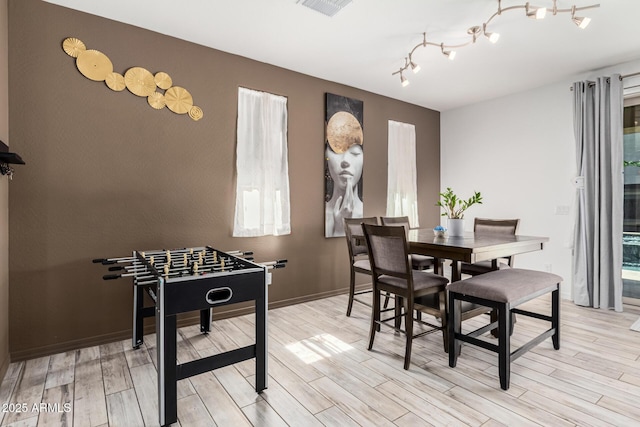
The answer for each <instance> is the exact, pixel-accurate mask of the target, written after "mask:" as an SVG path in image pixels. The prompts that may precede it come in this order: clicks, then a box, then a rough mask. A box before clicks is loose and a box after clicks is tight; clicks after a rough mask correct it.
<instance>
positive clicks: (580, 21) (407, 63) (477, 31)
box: [391, 0, 600, 86]
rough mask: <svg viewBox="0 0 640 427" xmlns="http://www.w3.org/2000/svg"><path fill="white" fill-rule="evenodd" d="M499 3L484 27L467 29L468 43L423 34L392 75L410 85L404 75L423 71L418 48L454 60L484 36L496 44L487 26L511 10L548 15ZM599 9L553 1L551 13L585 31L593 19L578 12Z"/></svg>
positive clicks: (543, 10)
mask: <svg viewBox="0 0 640 427" xmlns="http://www.w3.org/2000/svg"><path fill="white" fill-rule="evenodd" d="M497 1H498V10H497V11H496V12H495V13H494V14H493V15H491V16H490V17H489V19H487V20H486V21H485V22H484V23H483V24H482V25H474V26H472V27H470V28H469V29H467V34H468V35H469V37H470V38H469V40H468V41H466V42H464V43H460V44H445V43H444V42H434V41H430V40H427V33H422V42H421V43H418V44H417V45H415V46H414V47H413V49H411V51H410V52H409V54H408V55H407V56H406V57H405V58H404V65H403V66H402V67H400V68H399V69H398V70H397V71H394V72H393V73H391V75H392V76H395V75H396V74H399V75H400V83H401V84H402V86H407V85H408V84H409V80H408V79H407V78H406V77H405V76H404V75H403V73H404V72H405V71H406V70H408V69H411V71H413V72H414V73H417V72H418V71H420V69H421V67H420V65H419V64H417V63H416V62H414V60H413V54H414V53H415V52H416V50H417V49H418V48H424V47H427V46H434V47H438V48H440V50H441V52H442V54H443V55H445V56H446V57H447V58H449V59H450V60H453V59H454V58H455V55H456V49H460V48H463V47H465V46H469V45H471V44H474V43H475V42H476V41H477V40H478V38H479V37H480V36H483V35H484V36H485V37H486V38H487V39H489V41H490V42H491V43H496V42H497V41H498V39H499V38H500V34H498V33H492V32H489V31H487V26H488V25H489V24H490V23H491V22H492V21H493V20H494V19H495V18H496V17H497V16H500V15H502V14H503V13H504V12H508V11H511V10H524V12H525V16H527V17H528V18H531V19H544V17H545V16H546V14H547V8H546V7H538V6H532V5H531V4H530V3H529V2H526V3H525V4H522V5H515V6H508V7H504V8H503V7H502V0H497ZM598 7H600V4H593V5H589V6H581V7H577V6H575V5H574V6H572V7H571V8H566V9H559V8H558V5H557V0H553V6H552V7H551V9H550V13H551V14H553V15H554V16H555V15H557V14H559V13H571V21H572V22H573V23H574V24H575V25H576V26H577V27H578V28H581V29H584V28H586V27H587V25H589V22H591V19H590V18H588V17H581V16H576V12H579V11H582V10H587V9H594V8H598Z"/></svg>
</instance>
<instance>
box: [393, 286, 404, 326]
mask: <svg viewBox="0 0 640 427" xmlns="http://www.w3.org/2000/svg"><path fill="white" fill-rule="evenodd" d="M402 301H403V298H402V297H401V296H399V295H396V301H395V307H394V308H395V310H394V313H395V314H394V316H395V318H396V319H395V321H394V323H393V326H394V327H395V328H396V330H400V328H402V304H403V302H402Z"/></svg>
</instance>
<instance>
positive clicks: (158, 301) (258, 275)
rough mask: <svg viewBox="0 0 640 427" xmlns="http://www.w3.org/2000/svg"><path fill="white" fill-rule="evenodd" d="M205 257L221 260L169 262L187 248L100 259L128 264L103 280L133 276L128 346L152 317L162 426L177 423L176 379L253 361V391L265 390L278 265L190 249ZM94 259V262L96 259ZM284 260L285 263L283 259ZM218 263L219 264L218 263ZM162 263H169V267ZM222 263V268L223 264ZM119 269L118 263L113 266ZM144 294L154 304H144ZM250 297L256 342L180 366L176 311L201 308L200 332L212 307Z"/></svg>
mask: <svg viewBox="0 0 640 427" xmlns="http://www.w3.org/2000/svg"><path fill="white" fill-rule="evenodd" d="M195 249H196V250H197V251H198V253H203V252H204V253H205V258H208V259H211V258H212V257H213V256H214V254H215V258H219V259H224V260H226V266H225V264H224V261H223V263H222V268H219V266H218V267H213V266H212V267H210V268H209V267H207V266H206V261H205V262H204V263H203V264H202V265H201V266H200V270H198V271H196V272H194V271H193V270H194V269H193V262H192V261H189V263H187V262H186V257H185V258H184V259H185V262H184V263H183V264H184V265H182V266H181V265H178V264H179V263H176V264H173V263H172V262H171V261H170V258H171V257H173V258H174V259H175V258H176V257H179V256H182V255H184V254H186V253H187V251H189V257H193V255H192V253H191V251H192V249H189V250H187V249H184V250H183V249H179V250H173V251H151V252H138V251H134V252H133V256H132V257H131V258H111V259H106V260H101V261H102V263H103V264H112V263H121V262H126V263H129V267H128V268H129V270H127V271H128V273H125V274H117V275H106V276H104V279H113V278H116V277H126V276H131V277H133V282H134V290H133V337H132V346H133V347H134V348H139V347H140V346H141V345H142V344H143V342H144V331H143V323H144V318H146V317H155V321H156V344H157V370H158V413H159V421H160V425H161V426H166V425H170V424H172V423H175V422H177V420H178V410H177V382H178V381H180V380H182V379H185V378H189V377H192V376H194V375H199V374H202V373H204V372H208V371H211V370H214V369H218V368H222V367H224V366H228V365H231V364H234V363H238V362H242V361H245V360H249V359H255V365H256V379H255V390H256V392H257V393H260V392H262V391H263V390H264V389H265V388H267V377H268V373H267V360H268V350H267V336H268V334H267V325H268V322H267V320H268V319H267V311H268V307H267V305H268V285H269V283H270V278H271V273H270V272H269V271H268V270H269V269H270V268H272V267H274V266H275V267H279V266H283V265H282V264H276V263H275V262H273V263H268V264H269V265H264V264H257V263H254V262H252V261H251V260H250V259H246V258H243V257H241V256H237V255H234V254H233V253H227V252H223V251H219V250H217V249H214V248H212V247H211V246H207V247H203V248H195ZM96 261H98V260H94V262H96ZM285 262H286V261H285ZM218 264H219V263H218ZM175 265H178V267H175ZM165 266H169V267H168V268H167V267H165ZM225 267H226V268H225ZM118 268H122V267H118ZM145 293H146V294H148V295H149V296H150V297H151V299H152V300H153V301H154V305H152V306H147V307H145V304H144V300H145V298H144V295H145ZM248 301H253V302H254V306H255V343H254V344H252V345H248V346H245V347H241V348H237V349H233V350H230V351H226V352H222V353H219V354H215V355H212V356H209V357H204V358H201V359H197V360H193V361H190V362H186V363H181V364H179V363H178V362H177V337H176V334H177V315H178V314H180V313H186V312H191V311H200V331H201V332H202V333H208V332H210V330H211V319H212V317H211V310H212V309H213V308H214V307H221V306H224V305H228V304H235V303H242V302H248Z"/></svg>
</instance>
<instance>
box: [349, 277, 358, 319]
mask: <svg viewBox="0 0 640 427" xmlns="http://www.w3.org/2000/svg"><path fill="white" fill-rule="evenodd" d="M355 292H356V273H355V271H353V270H351V281H350V282H349V304H348V305H347V317H349V316H351V309H352V308H353V297H354V294H355Z"/></svg>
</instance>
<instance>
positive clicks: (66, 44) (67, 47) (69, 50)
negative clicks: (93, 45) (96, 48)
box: [62, 37, 87, 58]
mask: <svg viewBox="0 0 640 427" xmlns="http://www.w3.org/2000/svg"><path fill="white" fill-rule="evenodd" d="M62 49H63V50H64V51H65V52H66V54H67V55H69V56H70V57H72V58H77V57H78V54H79V53H80V52H83V51H85V50H87V47H86V46H85V45H84V43H83V42H82V40H80V39H77V38H75V37H67V38H66V39H64V41H63V42H62Z"/></svg>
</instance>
